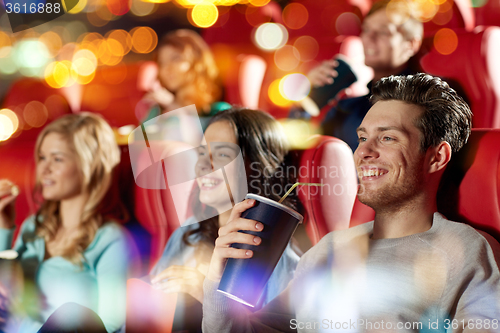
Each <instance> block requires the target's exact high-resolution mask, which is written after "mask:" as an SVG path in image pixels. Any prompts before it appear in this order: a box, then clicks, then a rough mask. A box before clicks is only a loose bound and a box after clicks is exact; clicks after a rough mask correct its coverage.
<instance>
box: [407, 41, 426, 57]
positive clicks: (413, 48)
mask: <svg viewBox="0 0 500 333" xmlns="http://www.w3.org/2000/svg"><path fill="white" fill-rule="evenodd" d="M406 43H408V44H407V45H408V49H407V52H408V58H411V57H413V56H414V55H415V54H417V53H418V51H419V50H420V46H422V39H420V38H412V39H409V40H406Z"/></svg>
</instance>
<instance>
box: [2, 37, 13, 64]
mask: <svg viewBox="0 0 500 333" xmlns="http://www.w3.org/2000/svg"><path fill="white" fill-rule="evenodd" d="M11 50H12V41H11V40H10V37H9V35H7V34H6V33H5V32H3V31H0V58H5V57H7V56H8V55H9V54H10V51H11Z"/></svg>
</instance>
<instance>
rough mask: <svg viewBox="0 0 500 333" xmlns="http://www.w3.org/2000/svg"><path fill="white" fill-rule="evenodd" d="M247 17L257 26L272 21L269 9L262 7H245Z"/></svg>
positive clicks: (248, 20)
mask: <svg viewBox="0 0 500 333" xmlns="http://www.w3.org/2000/svg"><path fill="white" fill-rule="evenodd" d="M245 19H246V20H247V22H248V23H250V25H251V26H252V27H257V26H259V25H261V24H263V23H268V22H270V21H271V19H272V16H271V13H270V12H269V11H266V10H263V8H261V7H254V6H247V8H246V9H245Z"/></svg>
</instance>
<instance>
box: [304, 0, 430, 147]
mask: <svg viewBox="0 0 500 333" xmlns="http://www.w3.org/2000/svg"><path fill="white" fill-rule="evenodd" d="M360 37H361V41H362V43H363V50H364V56H365V64H366V66H368V67H371V68H372V69H373V74H374V76H373V80H372V81H370V83H369V84H368V88H369V89H370V90H371V88H372V84H373V83H374V82H377V81H378V80H380V79H381V78H383V77H386V76H389V75H401V74H405V75H407V74H413V73H415V72H416V71H417V68H415V67H418V65H413V61H412V60H411V59H412V57H413V56H414V55H415V54H417V52H418V51H419V49H420V45H421V44H422V37H423V24H422V22H420V21H419V20H417V19H416V18H415V17H413V15H412V11H411V10H410V7H409V5H408V4H407V3H406V2H404V1H400V2H395V1H392V2H391V1H389V0H382V1H377V2H375V3H374V5H373V6H372V8H371V9H370V11H369V12H368V14H367V15H366V17H365V19H364V20H363V26H362V31H361V35H360ZM336 76H337V73H336V71H335V60H327V61H324V62H323V63H322V64H321V65H320V66H318V67H316V68H314V69H313V70H311V72H310V73H309V74H308V77H309V79H310V80H311V83H312V84H313V85H314V86H316V87H318V86H323V85H324V84H328V83H332V82H333V80H335V77H336ZM333 97H334V96H332V98H333ZM369 98H370V94H368V95H364V96H358V97H352V98H347V99H344V100H340V101H339V102H338V104H337V105H336V106H334V107H333V108H331V109H330V110H329V111H328V113H327V114H326V116H325V119H324V120H323V123H322V129H323V132H324V134H326V135H332V136H335V137H337V138H339V139H342V140H344V141H345V142H346V143H347V144H348V145H349V146H350V147H351V148H352V150H353V151H354V150H355V149H356V146H357V142H356V139H357V137H356V133H355V129H356V127H358V126H359V124H360V123H361V120H363V117H364V116H365V114H366V112H367V111H368V109H370V106H371V105H370V101H369Z"/></svg>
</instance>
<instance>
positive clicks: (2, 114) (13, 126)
mask: <svg viewBox="0 0 500 333" xmlns="http://www.w3.org/2000/svg"><path fill="white" fill-rule="evenodd" d="M18 128H19V119H18V118H17V115H16V114H15V113H14V112H13V111H12V110H9V109H2V110H0V141H4V140H7V139H8V138H10V137H11V136H12V135H13V134H14V133H15V132H16V131H17V129H18Z"/></svg>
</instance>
